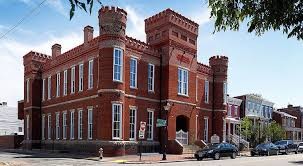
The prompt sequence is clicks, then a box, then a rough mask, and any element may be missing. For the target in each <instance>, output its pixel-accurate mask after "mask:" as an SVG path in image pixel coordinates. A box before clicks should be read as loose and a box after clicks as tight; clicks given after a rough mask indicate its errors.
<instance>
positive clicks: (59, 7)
mask: <svg viewBox="0 0 303 166" xmlns="http://www.w3.org/2000/svg"><path fill="white" fill-rule="evenodd" d="M47 4H49V5H50V6H51V7H52V8H53V9H54V10H56V11H57V12H59V13H60V14H62V15H63V16H64V17H67V18H68V17H69V15H68V11H67V10H66V8H64V5H63V4H62V0H48V1H47Z"/></svg>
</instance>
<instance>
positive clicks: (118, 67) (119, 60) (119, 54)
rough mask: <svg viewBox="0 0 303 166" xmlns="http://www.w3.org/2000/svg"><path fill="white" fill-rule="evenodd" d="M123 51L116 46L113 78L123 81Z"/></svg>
mask: <svg viewBox="0 0 303 166" xmlns="http://www.w3.org/2000/svg"><path fill="white" fill-rule="evenodd" d="M122 67H123V51H122V50H121V49H119V48H114V67H113V68H114V70H113V78H114V79H113V80H114V81H119V82H122V73H123V71H122V70H123V69H122Z"/></svg>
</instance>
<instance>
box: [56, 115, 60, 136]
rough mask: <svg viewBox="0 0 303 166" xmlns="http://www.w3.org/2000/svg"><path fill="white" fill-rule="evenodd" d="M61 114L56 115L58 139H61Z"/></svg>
mask: <svg viewBox="0 0 303 166" xmlns="http://www.w3.org/2000/svg"><path fill="white" fill-rule="evenodd" d="M59 118H60V114H59V112H58V113H56V138H57V139H60V119H59Z"/></svg>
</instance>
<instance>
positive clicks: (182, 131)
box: [176, 115, 189, 145]
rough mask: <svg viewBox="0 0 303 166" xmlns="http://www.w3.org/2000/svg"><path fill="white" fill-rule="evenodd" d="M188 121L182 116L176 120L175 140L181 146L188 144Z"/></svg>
mask: <svg viewBox="0 0 303 166" xmlns="http://www.w3.org/2000/svg"><path fill="white" fill-rule="evenodd" d="M188 126H189V119H188V118H187V117H186V116H184V115H179V116H177V118H176V140H178V141H179V142H180V143H181V144H182V145H187V144H188V128H189V127H188Z"/></svg>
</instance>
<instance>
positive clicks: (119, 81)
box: [113, 80, 123, 84]
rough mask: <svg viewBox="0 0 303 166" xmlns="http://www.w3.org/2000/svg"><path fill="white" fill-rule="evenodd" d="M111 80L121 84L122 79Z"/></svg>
mask: <svg viewBox="0 0 303 166" xmlns="http://www.w3.org/2000/svg"><path fill="white" fill-rule="evenodd" d="M113 82H116V83H120V84H123V81H122V80H113Z"/></svg>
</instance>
